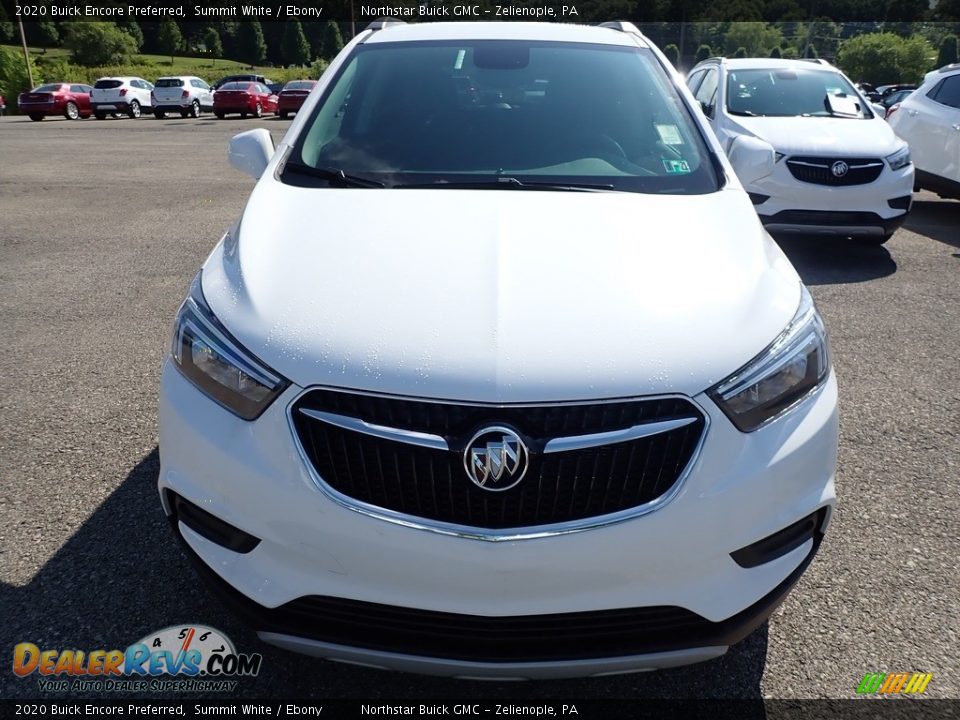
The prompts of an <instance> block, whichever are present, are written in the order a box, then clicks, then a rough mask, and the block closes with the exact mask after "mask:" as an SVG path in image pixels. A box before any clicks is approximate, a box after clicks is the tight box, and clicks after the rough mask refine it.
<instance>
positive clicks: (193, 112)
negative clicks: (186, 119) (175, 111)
mask: <svg viewBox="0 0 960 720" xmlns="http://www.w3.org/2000/svg"><path fill="white" fill-rule="evenodd" d="M189 115H190V117H192V118H198V117H200V102H199V101H197V100H194V101H193V102H192V103H191V104H190V112H189Z"/></svg>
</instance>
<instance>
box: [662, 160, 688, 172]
mask: <svg viewBox="0 0 960 720" xmlns="http://www.w3.org/2000/svg"><path fill="white" fill-rule="evenodd" d="M663 169H664V170H666V171H667V174H668V175H680V174H683V173H688V172H690V165H688V164H687V161H686V160H667V159H666V158H664V159H663Z"/></svg>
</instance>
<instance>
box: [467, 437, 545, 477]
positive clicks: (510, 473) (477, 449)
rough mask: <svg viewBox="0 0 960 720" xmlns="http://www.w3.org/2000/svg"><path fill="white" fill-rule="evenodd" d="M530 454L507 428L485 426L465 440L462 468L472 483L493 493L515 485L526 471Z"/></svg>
mask: <svg viewBox="0 0 960 720" xmlns="http://www.w3.org/2000/svg"><path fill="white" fill-rule="evenodd" d="M529 462H530V454H529V452H528V451H527V446H526V445H524V444H523V440H521V439H520V436H519V435H517V434H516V433H515V432H514V431H513V430H511V429H510V428H505V427H488V428H484V429H483V430H481V431H480V432H478V433H477V434H476V435H474V436H473V438H472V439H471V440H470V442H468V443H467V449H466V450H465V451H464V453H463V467H464V469H465V470H466V471H467V477H469V478H470V479H471V480H472V481H473V483H474V484H475V485H477V486H478V487H481V488H483V489H484V490H490V491H492V492H502V491H504V490H509V489H510V488H512V487H514V486H515V485H516V484H517V483H519V482H520V481H521V480H523V476H524V475H526V474H527V466H528V465H529Z"/></svg>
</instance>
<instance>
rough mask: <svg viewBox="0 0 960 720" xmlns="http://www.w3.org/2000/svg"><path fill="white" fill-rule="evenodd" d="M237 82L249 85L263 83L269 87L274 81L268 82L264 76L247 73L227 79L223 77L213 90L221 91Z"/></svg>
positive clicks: (228, 76)
mask: <svg viewBox="0 0 960 720" xmlns="http://www.w3.org/2000/svg"><path fill="white" fill-rule="evenodd" d="M235 82H248V83H250V82H255V83H263V84H264V85H269V84H270V83H271V82H272V81H271V80H267V78H265V77H264V76H263V75H255V74H250V73H245V74H241V75H227V76H226V77H223V78H220V79H219V80H217V81H216V82H215V83H214V84H213V89H214V90H219V89H220V88H222V87H223V86H224V85H226V84H227V83H235Z"/></svg>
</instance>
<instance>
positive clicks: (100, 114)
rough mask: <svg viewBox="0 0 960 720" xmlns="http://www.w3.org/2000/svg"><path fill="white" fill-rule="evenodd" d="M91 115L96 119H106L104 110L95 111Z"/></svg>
mask: <svg viewBox="0 0 960 720" xmlns="http://www.w3.org/2000/svg"><path fill="white" fill-rule="evenodd" d="M93 116H94V117H95V118H96V119H97V120H106V119H107V114H106V113H105V112H95V113H94V114H93Z"/></svg>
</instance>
